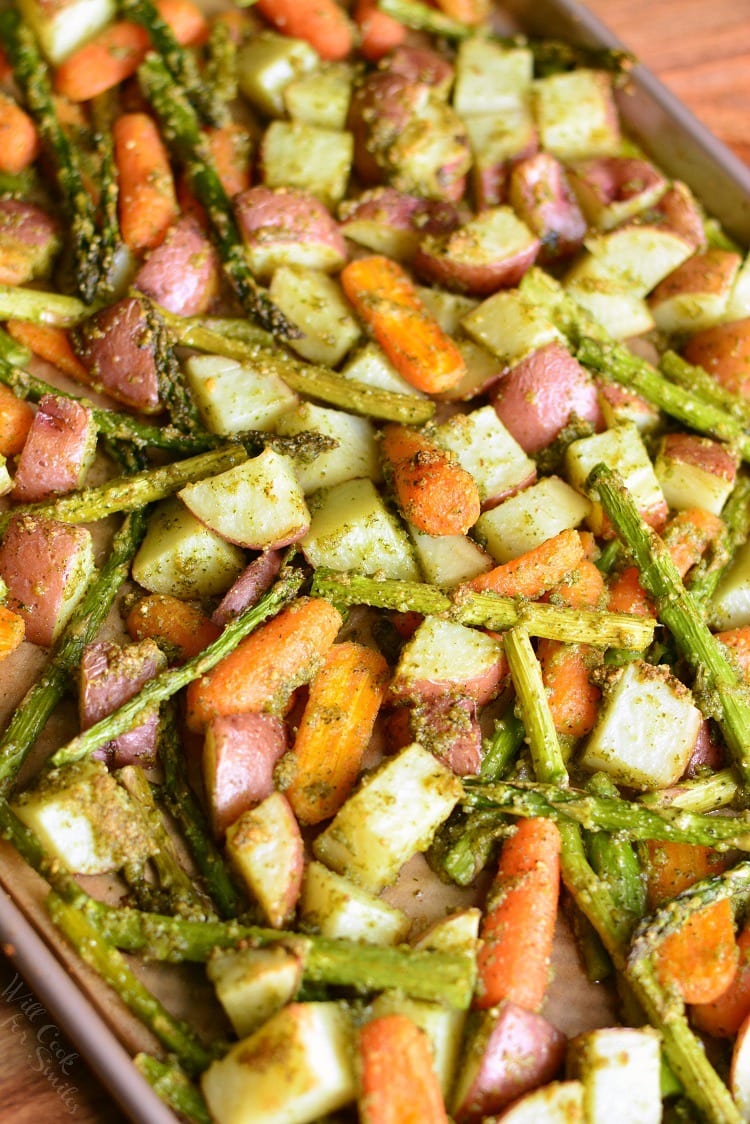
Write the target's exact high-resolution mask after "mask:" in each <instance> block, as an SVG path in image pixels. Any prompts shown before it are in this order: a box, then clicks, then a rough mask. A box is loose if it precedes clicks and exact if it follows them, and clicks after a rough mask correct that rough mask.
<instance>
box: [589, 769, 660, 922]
mask: <svg viewBox="0 0 750 1124" xmlns="http://www.w3.org/2000/svg"><path fill="white" fill-rule="evenodd" d="M586 788H587V789H588V791H589V792H590V793H591V794H592V795H594V796H601V797H604V798H605V799H615V800H617V799H619V797H620V794H619V792H618V790H617V787H616V786H615V785H614V784H613V783H612V781H611V780H610V779H609V777H607V776H605V774H604V773H595V774H594V776H593V777H591V778H590V780H589V782H588V784H587V785H586ZM586 843H587V849H588V853H589V859H590V862H591V865H592V867H593V868H594V870H595V872H596V873H597V874H598V875H599V877H600V878H602V879H603V880H604V881H605V882H606V883H607V885H608V886H609V889H610V892H611V894H612V897H613V898H614V900H615V901H616V903H617V905H618V906H619V908H620V909H622V910H624V911H625V912H626V913H630V914H632V915H633V917H634V918H636V917H642V916H643V914H644V913H645V912H646V886H645V883H644V880H643V878H642V877H641V868H640V864H639V862H638V856H637V854H636V852H635V849H634V847H633V844H632V843H631V842H630V840H629V839H624V838H623V837H622V835H620V833H618V832H609V831H594V832H591V833H590V834H589V836H588V839H587V840H586Z"/></svg>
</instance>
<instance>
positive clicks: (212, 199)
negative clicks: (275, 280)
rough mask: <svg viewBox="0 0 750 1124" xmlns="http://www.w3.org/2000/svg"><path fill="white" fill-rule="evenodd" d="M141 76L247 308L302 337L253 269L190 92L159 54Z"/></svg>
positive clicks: (267, 324) (273, 328) (268, 324)
mask: <svg viewBox="0 0 750 1124" xmlns="http://www.w3.org/2000/svg"><path fill="white" fill-rule="evenodd" d="M138 77H139V79H140V83H141V86H142V88H143V91H144V93H145V95H146V97H147V98H148V100H149V101H150V102H151V105H152V106H153V108H154V111H155V113H156V116H157V117H158V118H159V121H160V122H161V125H162V130H163V133H164V136H165V137H166V139H167V141H168V143H169V144H170V146H171V147H172V148H173V149H174V151H175V154H176V155H177V157H178V158H179V159H180V160H181V161H182V162H183V163H184V164H185V167H186V169H187V173H188V177H189V179H190V186H191V188H192V190H193V191H194V192H195V195H196V198H197V199H198V200H199V202H200V203H202V205H203V206H204V208H205V210H206V214H207V215H208V218H209V221H210V223H211V227H212V230H213V235H214V239H215V242H216V245H217V248H218V250H219V254H220V255H221V259H222V262H223V265H224V270H225V272H226V274H227V277H228V278H229V280H230V281H231V283H232V285H233V286H234V289H235V291H236V293H237V295H238V297H239V299H240V302H241V303H242V306H243V308H244V309H245V311H246V312H247V313H248V315H249V316H252V317H253V318H254V319H257V320H258V322H259V323H260V325H261V326H262V327H264V328H267V329H268V331H269V332H272V333H273V334H274V335H279V336H282V337H285V338H287V339H294V338H296V337H298V336H299V330H298V329H297V328H295V327H294V325H292V324H290V322H289V321H288V320H287V318H286V317H285V316H284V315H283V314H282V313H281V312H280V311H279V309H278V308H276V306H275V305H274V304H273V302H272V301H271V299H270V297H269V296H268V294H267V293H266V292H264V291H263V290H262V289H260V288H259V286H258V284H257V282H256V281H255V278H254V277H253V276H252V274H251V272H250V268H249V266H248V264H247V258H246V257H245V253H244V249H243V246H242V237H241V235H240V231H239V228H238V226H237V223H236V222H235V219H234V215H233V211H232V204H231V201H230V200H229V198H228V196H227V193H226V191H225V190H224V188H223V186H222V183H221V180H220V179H219V176H218V173H217V171H216V167H215V165H214V162H213V159H212V157H211V154H210V152H209V149H208V144H207V142H206V138H205V137H204V135H203V133H202V132H201V128H200V123H199V121H198V118H197V116H196V113H195V110H194V109H193V107H192V105H191V104H190V102H189V100H188V98H187V96H186V94H185V91H184V90H183V89H181V88H180V87H179V86H176V85H175V83H174V80H173V77H172V75H171V73H170V71H169V69H168V68H167V66H166V65H165V63H164V62H163V61H162V60H161V59H160V58H159V57H158V55H154V54H151V55H149V56H148V57H147V58H146V60H145V62H144V63H143V64H142V65H141V67H140V68H139V71H138Z"/></svg>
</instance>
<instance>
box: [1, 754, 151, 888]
mask: <svg viewBox="0 0 750 1124" xmlns="http://www.w3.org/2000/svg"><path fill="white" fill-rule="evenodd" d="M13 810H14V812H15V813H16V815H17V816H18V818H19V819H20V820H21V821H22V822H23V823H24V824H26V826H27V827H28V828H29V829H30V830H31V831H33V832H34V833H35V835H36V836H37V837H38V839H39V842H40V844H41V845H42V847H43V848H44V850H45V852H46V854H47V855H48V856H49V857H50V859H53V860H55V861H58V862H60V863H62V865H63V866H64V868H65V869H66V870H72V871H74V872H75V873H76V874H106V873H108V872H110V871H114V870H119V869H120V868H121V867H122V866H124V865H125V864H126V863H128V862H134V863H137V862H139V861H145V860H146V859H147V858H148V856H149V854H150V853H151V851H152V849H153V847H152V844H151V842H150V840H149V829H148V825H147V824H146V823H145V822H144V820H143V818H142V816H141V814H140V812H139V809H138V806H137V805H136V804H135V803H134V802H133V800H132V799H131V797H130V795H129V794H128V792H127V791H126V790H125V788H123V786H122V785H120V784H118V783H117V781H116V780H115V778H114V776H113V775H112V774H111V773H110V772H109V771H108V769H107V766H106V765H105V764H104V762H103V761H96V760H94V759H93V758H86V759H84V760H82V761H76V762H74V763H73V764H72V765H64V766H62V767H61V768H59V769H52V770H50V771H49V772H47V773H43V774H42V776H41V779H40V780H39V781H38V782H37V783H36V784H35V785H34V786H33V788H29V789H27V790H26V791H25V792H22V793H21V794H20V796H18V797H17V798H16V799H15V801H14V803H13Z"/></svg>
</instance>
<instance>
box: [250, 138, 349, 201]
mask: <svg viewBox="0 0 750 1124" xmlns="http://www.w3.org/2000/svg"><path fill="white" fill-rule="evenodd" d="M353 152H354V140H353V138H352V135H351V133H347V132H343V131H341V130H337V129H321V128H319V126H317V125H307V124H305V123H304V122H303V121H274V122H273V123H272V124H271V125H269V127H268V128H267V129H266V131H265V133H264V134H263V140H262V141H261V148H260V159H261V163H262V166H263V182H264V183H265V184H267V185H268V187H297V188H301V189H302V190H303V191H309V192H310V194H311V195H314V196H315V197H316V198H317V199H320V201H321V203H324V204H325V205H326V207H331V208H333V207H335V206H336V204H337V203H340V202H341V200H342V199H343V198H344V195H345V194H346V188H347V184H348V183H349V176H350V174H351V168H352V156H353Z"/></svg>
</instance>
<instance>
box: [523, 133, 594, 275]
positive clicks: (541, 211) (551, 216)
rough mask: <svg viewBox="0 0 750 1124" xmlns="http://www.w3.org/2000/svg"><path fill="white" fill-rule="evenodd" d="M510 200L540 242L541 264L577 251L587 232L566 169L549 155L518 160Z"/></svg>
mask: <svg viewBox="0 0 750 1124" xmlns="http://www.w3.org/2000/svg"><path fill="white" fill-rule="evenodd" d="M509 200H510V204H511V206H512V207H513V209H514V210H515V211H516V213H517V214H518V217H519V218H521V219H523V221H524V222H525V223H526V225H527V226H528V227H529V228H530V229H531V230H533V232H534V234H536V235H537V236H538V238H539V240H540V242H541V249H540V251H539V260H540V262H542V263H544V264H549V263H550V262H555V261H558V260H559V259H560V258H565V257H569V256H570V255H571V254H575V253H576V252H577V251H578V250H580V248H581V246H582V245H583V239H584V236H585V234H586V231H587V229H588V226H587V223H586V219H585V218H584V217H583V212H582V211H581V208H580V207H579V205H578V201H577V200H576V197H575V195H574V193H573V190H572V188H571V186H570V184H569V183H568V180H567V177H566V175H565V169H564V168H563V166H562V164H561V163H560V161H559V160H557V159H556V158H555V157H554V156H552V155H551V154H550V153H549V152H538V153H536V154H535V155H534V156H530V157H528V158H527V159H525V160H520V161H519V162H518V163H517V164H515V166H514V167H513V168H512V170H511V173H510V190H509Z"/></svg>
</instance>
